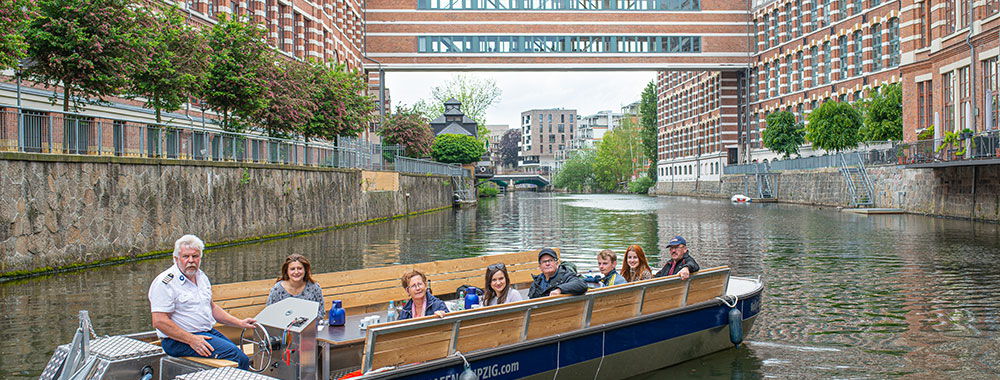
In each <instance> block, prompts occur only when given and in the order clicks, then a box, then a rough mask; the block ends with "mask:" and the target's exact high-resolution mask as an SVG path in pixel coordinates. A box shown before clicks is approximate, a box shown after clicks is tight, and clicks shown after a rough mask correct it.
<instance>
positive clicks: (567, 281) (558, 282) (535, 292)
mask: <svg viewBox="0 0 1000 380" xmlns="http://www.w3.org/2000/svg"><path fill="white" fill-rule="evenodd" d="M538 269H539V270H541V271H542V274H540V275H537V276H534V278H535V281H534V282H532V283H531V289H529V290H528V298H538V297H546V296H554V295H557V294H570V295H574V296H578V295H581V294H584V293H586V292H587V283H585V282H583V279H582V278H580V275H579V274H577V273H576V270H575V269H574V268H572V267H570V266H568V265H566V264H561V263H560V262H559V255H557V254H556V251H554V250H552V249H551V248H542V250H541V251H539V252H538Z"/></svg>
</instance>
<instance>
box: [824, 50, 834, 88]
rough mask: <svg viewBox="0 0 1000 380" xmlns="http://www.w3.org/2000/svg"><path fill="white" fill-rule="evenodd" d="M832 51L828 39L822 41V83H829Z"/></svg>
mask: <svg viewBox="0 0 1000 380" xmlns="http://www.w3.org/2000/svg"><path fill="white" fill-rule="evenodd" d="M832 55H833V52H832V51H830V41H827V42H824V43H823V83H824V84H826V83H830V68H831V67H832V66H833V59H832V57H831V56H832Z"/></svg>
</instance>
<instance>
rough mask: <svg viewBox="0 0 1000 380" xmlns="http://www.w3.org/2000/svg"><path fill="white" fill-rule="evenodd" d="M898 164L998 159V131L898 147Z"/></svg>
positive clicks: (911, 143) (999, 154)
mask: <svg viewBox="0 0 1000 380" xmlns="http://www.w3.org/2000/svg"><path fill="white" fill-rule="evenodd" d="M899 147H900V149H901V151H902V153H901V154H900V155H899V158H898V160H899V164H923V163H932V162H945V161H962V160H983V159H997V158H1000V131H995V130H994V131H988V132H982V133H979V134H962V135H960V137H959V138H958V139H955V140H950V141H949V140H948V139H943V138H941V139H932V140H919V141H915V142H910V143H903V144H900V145H899Z"/></svg>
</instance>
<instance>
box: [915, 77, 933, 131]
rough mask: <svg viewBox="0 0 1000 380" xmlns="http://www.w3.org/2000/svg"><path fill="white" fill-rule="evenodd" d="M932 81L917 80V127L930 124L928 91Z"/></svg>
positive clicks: (924, 126)
mask: <svg viewBox="0 0 1000 380" xmlns="http://www.w3.org/2000/svg"><path fill="white" fill-rule="evenodd" d="M929 87H930V82H929V81H924V82H917V128H918V129H920V128H926V127H927V126H928V125H930V123H929V121H930V112H929V111H930V109H928V108H927V103H928V101H929V97H928V95H930V94H929V93H928V92H927V91H928V90H929Z"/></svg>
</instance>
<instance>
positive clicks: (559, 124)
mask: <svg viewBox="0 0 1000 380" xmlns="http://www.w3.org/2000/svg"><path fill="white" fill-rule="evenodd" d="M576 128H577V115H576V110H572V109H563V108H553V109H535V110H529V111H524V112H521V141H520V144H519V148H520V156H519V157H518V165H517V166H518V167H522V168H529V169H532V168H534V169H539V170H551V169H554V168H555V165H556V159H557V158H558V157H561V156H562V155H564V154H565V152H567V151H568V150H569V149H570V144H572V142H573V141H572V140H573V133H574V131H575V130H576Z"/></svg>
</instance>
